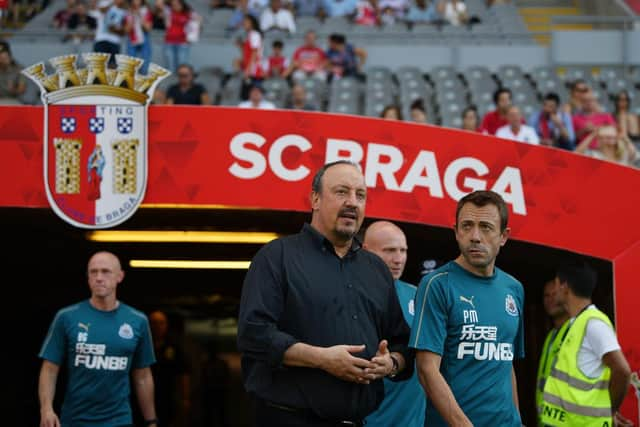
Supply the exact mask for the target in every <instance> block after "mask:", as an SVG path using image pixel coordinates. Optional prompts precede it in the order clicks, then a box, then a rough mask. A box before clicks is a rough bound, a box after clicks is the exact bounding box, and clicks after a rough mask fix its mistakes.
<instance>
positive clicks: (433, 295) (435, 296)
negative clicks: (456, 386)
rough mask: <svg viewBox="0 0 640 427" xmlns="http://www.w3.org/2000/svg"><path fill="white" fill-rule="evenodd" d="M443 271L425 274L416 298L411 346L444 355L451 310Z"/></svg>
mask: <svg viewBox="0 0 640 427" xmlns="http://www.w3.org/2000/svg"><path fill="white" fill-rule="evenodd" d="M441 276H442V274H441V273H436V274H433V275H427V276H425V277H424V278H423V279H422V281H421V282H420V286H419V287H418V292H417V294H416V299H415V309H416V310H415V313H416V315H415V317H414V318H413V327H412V328H411V339H410V340H409V343H410V346H411V347H412V348H415V349H417V350H427V351H431V352H433V353H436V354H439V355H442V354H443V353H444V342H445V339H446V337H447V321H448V318H449V314H448V312H449V310H448V308H447V298H446V294H445V292H444V288H443V286H442V282H441V281H442V280H444V279H443V278H442V277H441Z"/></svg>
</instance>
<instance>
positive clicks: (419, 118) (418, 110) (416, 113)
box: [409, 98, 428, 125]
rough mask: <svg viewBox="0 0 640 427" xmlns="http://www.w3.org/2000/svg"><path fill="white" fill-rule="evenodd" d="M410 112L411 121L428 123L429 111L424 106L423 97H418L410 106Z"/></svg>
mask: <svg viewBox="0 0 640 427" xmlns="http://www.w3.org/2000/svg"><path fill="white" fill-rule="evenodd" d="M409 114H410V115H411V121H412V122H414V123H422V124H425V125H426V124H427V123H428V122H427V111H426V110H425V108H424V101H423V100H422V98H419V99H416V100H415V101H413V102H412V103H411V106H410V107H409Z"/></svg>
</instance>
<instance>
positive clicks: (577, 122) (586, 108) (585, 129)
mask: <svg viewBox="0 0 640 427" xmlns="http://www.w3.org/2000/svg"><path fill="white" fill-rule="evenodd" d="M572 119H573V129H574V130H575V132H576V140H577V142H576V144H580V143H581V142H582V141H583V140H584V139H585V138H586V137H587V136H589V134H591V132H593V131H594V130H596V129H597V128H599V127H600V126H607V125H611V126H615V125H616V121H615V119H614V118H613V116H612V115H611V114H609V113H604V112H602V110H601V108H600V106H599V105H598V100H597V99H596V96H595V94H594V93H593V92H591V91H589V92H587V93H586V94H585V95H584V97H583V104H582V110H581V111H578V112H576V113H575V114H573V117H572ZM597 145H598V141H597V140H596V139H594V140H593V141H592V142H591V146H590V147H589V148H592V149H595V148H597Z"/></svg>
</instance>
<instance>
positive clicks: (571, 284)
mask: <svg viewBox="0 0 640 427" xmlns="http://www.w3.org/2000/svg"><path fill="white" fill-rule="evenodd" d="M556 281H558V282H559V283H560V286H561V292H560V294H561V299H562V301H563V305H564V306H565V308H566V309H567V311H568V313H569V314H570V315H571V316H572V319H571V320H570V321H569V325H568V326H567V330H566V335H565V337H564V340H563V341H562V342H561V344H560V349H559V351H558V353H557V356H556V358H555V360H554V361H553V363H552V364H551V370H550V372H549V377H548V378H547V380H546V382H545V385H544V390H543V394H542V403H541V404H540V406H539V408H538V411H539V415H540V421H541V423H542V425H545V426H567V427H573V426H576V427H578V426H579V427H612V426H613V425H614V424H613V417H614V414H615V413H616V411H617V409H618V408H619V406H620V404H621V403H622V400H623V399H624V396H625V394H626V392H627V388H628V387H629V380H630V375H631V371H630V369H629V365H628V363H627V361H626V359H625V357H624V355H623V354H622V352H621V351H620V345H619V344H618V342H617V339H616V338H615V332H614V331H613V325H612V324H611V321H610V320H609V318H608V317H607V315H606V314H604V313H603V312H601V311H600V310H598V309H597V308H596V307H595V306H594V305H592V304H591V295H592V293H593V290H594V288H595V285H596V274H595V272H594V271H593V270H592V269H591V268H590V267H589V266H587V265H586V264H582V265H579V266H567V267H563V268H562V269H560V270H559V271H558V274H557V277H556ZM589 328H591V330H589Z"/></svg>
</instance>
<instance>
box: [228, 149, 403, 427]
mask: <svg viewBox="0 0 640 427" xmlns="http://www.w3.org/2000/svg"><path fill="white" fill-rule="evenodd" d="M366 194H367V188H366V185H365V182H364V177H363V176H362V173H361V172H360V169H359V168H358V166H357V165H355V164H353V163H350V162H347V161H338V162H334V163H329V164H327V165H325V166H324V167H323V168H321V169H320V170H319V171H318V173H317V174H316V176H315V178H314V180H313V184H312V191H311V208H312V215H311V224H310V225H309V224H305V225H304V227H303V229H302V231H301V232H300V233H298V234H295V235H293V236H289V237H285V238H281V239H277V240H275V241H273V242H271V243H269V244H267V245H266V246H265V247H263V248H262V249H261V250H260V251H259V252H258V253H257V254H256V256H255V257H254V259H253V260H252V262H251V268H250V269H249V271H248V273H247V276H246V278H245V282H244V286H243V289H242V299H241V302H240V315H239V322H238V323H239V324H238V348H239V350H240V352H241V353H242V373H243V378H244V385H245V388H246V390H247V391H248V392H249V393H250V394H251V395H252V396H253V397H254V398H255V411H256V412H255V418H256V425H257V426H317V427H320V426H322V427H324V426H327V427H329V426H345V425H352V426H359V425H362V420H363V419H364V418H365V417H366V416H367V415H368V414H369V413H371V412H373V411H374V410H375V409H376V408H377V407H378V405H379V404H380V402H381V401H382V399H383V398H384V387H383V383H382V378H383V377H385V376H386V377H391V378H394V379H406V378H408V377H409V376H410V375H411V373H412V372H411V371H412V367H413V356H412V354H411V353H410V351H409V350H408V348H407V342H408V337H409V328H408V327H407V324H406V322H405V321H404V318H403V315H402V309H401V307H400V304H399V302H398V297H397V295H396V292H395V288H394V284H393V277H392V276H391V273H390V272H389V268H388V267H387V266H386V265H385V264H384V262H383V261H382V260H381V259H380V258H379V257H378V256H377V255H375V254H373V253H371V252H369V251H365V250H362V249H361V245H360V242H359V241H358V240H357V239H355V237H354V236H355V235H356V233H357V232H358V230H359V228H360V226H361V225H362V220H363V218H364V210H365V200H366ZM405 367H406V369H405Z"/></svg>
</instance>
